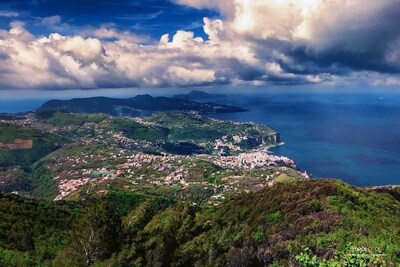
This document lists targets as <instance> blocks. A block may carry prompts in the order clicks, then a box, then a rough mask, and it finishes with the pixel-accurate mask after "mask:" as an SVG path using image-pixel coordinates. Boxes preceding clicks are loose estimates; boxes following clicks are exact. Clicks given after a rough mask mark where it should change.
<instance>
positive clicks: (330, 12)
mask: <svg viewBox="0 0 400 267" xmlns="http://www.w3.org/2000/svg"><path fill="white" fill-rule="evenodd" d="M398 25H400V1H399V0H380V1H373V2H366V1H364V0H331V1H324V0H224V1H215V0H168V1H161V0H147V1H140V0H136V1H135V0H130V1H128V0H119V1H110V0H109V1H106V0H98V1H93V0H81V1H77V0H70V1H67V0H31V1H27V0H25V1H22V0H14V1H0V91H3V92H5V91H7V92H8V93H4V94H7V95H9V94H10V92H12V91H13V90H28V91H29V90H31V92H38V91H39V92H40V91H66V90H91V91H93V90H101V89H110V90H112V89H115V90H117V89H118V90H125V91H126V90H128V91H129V90H131V89H132V90H137V89H143V88H152V89H160V88H163V89H164V88H172V89H174V90H177V89H182V90H186V89H192V88H194V87H196V88H205V89H212V90H218V89H220V88H221V89H226V88H230V89H232V88H237V90H239V91H240V90H246V88H256V89H257V88H260V89H263V88H274V89H276V88H280V87H281V88H285V89H287V88H290V87H307V88H317V89H321V88H322V89H323V88H340V89H341V90H342V89H343V88H352V89H354V88H356V89H360V88H383V89H397V88H398V87H399V85H400V76H399V74H400V28H399V27H398ZM32 94H33V93H32Z"/></svg>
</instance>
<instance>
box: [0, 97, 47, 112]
mask: <svg viewBox="0 0 400 267" xmlns="http://www.w3.org/2000/svg"><path fill="white" fill-rule="evenodd" d="M46 100H47V99H30V100H2V99H0V113H18V112H27V111H32V110H35V109H37V108H38V107H40V106H41V105H42V104H43V103H44V102H46Z"/></svg>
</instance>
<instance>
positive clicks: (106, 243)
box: [0, 180, 400, 266]
mask: <svg viewBox="0 0 400 267" xmlns="http://www.w3.org/2000/svg"><path fill="white" fill-rule="evenodd" d="M0 215H1V224H0V233H1V234H0V247H1V249H0V265H1V266H34V265H36V266H89V265H93V266H226V265H229V266H250V265H251V266H268V265H269V266H289V265H292V266H396V265H395V264H398V263H400V261H399V260H400V247H399V244H400V233H399V229H400V203H399V201H398V200H396V199H395V198H394V197H393V196H392V195H391V194H388V193H387V192H380V193H377V192H375V191H368V190H365V189H360V188H355V187H351V186H349V185H347V184H344V183H342V182H339V181H335V180H316V181H311V180H310V181H303V182H297V183H288V184H277V185H275V186H273V187H271V188H267V189H264V190H261V191H258V192H253V193H246V194H242V195H239V196H236V197H233V198H232V199H230V200H227V201H225V202H224V203H223V204H222V205H220V206H218V207H201V206H197V205H193V204H192V203H185V202H179V203H176V204H174V203H173V202H171V201H170V200H168V199H165V198H162V197H154V196H153V197H151V196H146V195H138V194H135V193H122V192H121V193H113V194H110V195H106V196H101V197H98V198H95V199H93V198H91V199H87V200H86V201H85V202H55V203H47V202H43V201H35V200H28V199H24V198H22V197H19V196H14V195H7V194H2V195H0ZM368 264H372V265H368Z"/></svg>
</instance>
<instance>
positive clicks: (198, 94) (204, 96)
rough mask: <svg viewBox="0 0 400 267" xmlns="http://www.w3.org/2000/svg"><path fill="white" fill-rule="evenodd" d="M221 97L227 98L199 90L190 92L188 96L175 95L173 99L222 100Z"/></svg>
mask: <svg viewBox="0 0 400 267" xmlns="http://www.w3.org/2000/svg"><path fill="white" fill-rule="evenodd" d="M221 97H226V95H221V94H209V93H206V92H203V91H199V90H193V91H191V92H189V93H188V94H179V95H174V96H173V98H178V99H185V100H192V101H195V100H208V99H210V98H221Z"/></svg>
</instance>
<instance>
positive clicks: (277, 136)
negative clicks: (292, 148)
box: [268, 133, 281, 143]
mask: <svg viewBox="0 0 400 267" xmlns="http://www.w3.org/2000/svg"><path fill="white" fill-rule="evenodd" d="M268 142H270V143H280V142H281V135H280V134H279V133H273V134H270V135H269V136H268Z"/></svg>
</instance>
